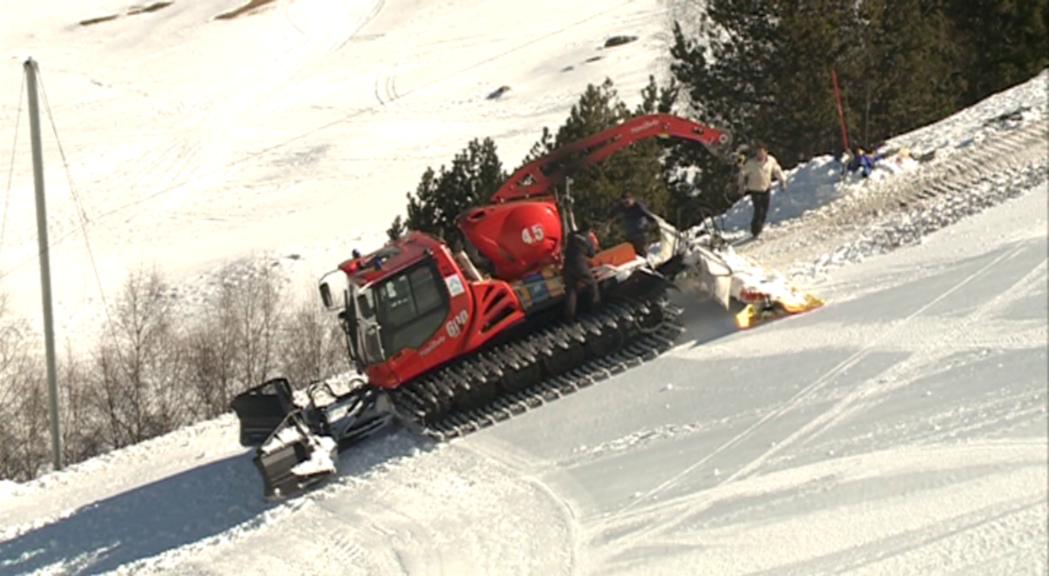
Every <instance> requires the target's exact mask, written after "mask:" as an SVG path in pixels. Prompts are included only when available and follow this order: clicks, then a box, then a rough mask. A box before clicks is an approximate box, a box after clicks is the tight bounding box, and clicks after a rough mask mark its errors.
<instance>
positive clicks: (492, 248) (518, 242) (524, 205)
mask: <svg viewBox="0 0 1049 576" xmlns="http://www.w3.org/2000/svg"><path fill="white" fill-rule="evenodd" d="M459 228H460V229H461V230H462V231H463V234H465V235H466V238H467V240H469V241H470V243H472V244H473V245H474V247H475V248H477V251H478V252H480V253H481V255H482V256H484V257H485V258H487V259H488V260H489V261H491V263H492V268H493V272H494V275H495V276H496V277H497V278H501V279H503V280H516V279H518V278H520V277H521V276H523V275H524V274H527V273H529V272H532V271H534V270H536V269H538V268H540V267H541V266H546V265H549V264H553V263H558V262H560V259H561V241H562V238H563V234H562V231H561V214H560V212H558V210H557V204H556V203H555V202H554V201H553V200H552V199H545V200H544V199H540V200H523V201H519V202H507V203H505V204H496V205H492V206H485V207H483V208H475V209H473V210H470V211H468V212H466V213H465V214H463V215H462V216H460V218H459Z"/></svg>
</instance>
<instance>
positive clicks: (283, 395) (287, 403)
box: [230, 378, 296, 446]
mask: <svg viewBox="0 0 1049 576" xmlns="http://www.w3.org/2000/svg"><path fill="white" fill-rule="evenodd" d="M230 406H231V407H232V408H233V411H234V412H236V413H237V419H238V420H239V421H240V445H241V446H259V445H260V444H262V443H263V442H265V441H266V439H267V438H269V436H270V434H272V433H273V431H274V430H276V429H277V428H278V427H279V426H280V425H281V423H282V422H283V421H284V419H285V417H286V416H287V415H288V413H289V412H292V411H294V410H295V409H296V407H295V405H294V403H293V402H292V393H291V384H289V383H288V380H287V379H286V378H274V379H272V380H267V381H266V382H263V383H262V384H259V385H258V386H255V387H254V388H251V389H249V390H248V391H246V392H242V393H240V394H237V396H236V397H235V398H233V402H231V403H230Z"/></svg>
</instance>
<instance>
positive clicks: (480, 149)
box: [391, 138, 506, 244]
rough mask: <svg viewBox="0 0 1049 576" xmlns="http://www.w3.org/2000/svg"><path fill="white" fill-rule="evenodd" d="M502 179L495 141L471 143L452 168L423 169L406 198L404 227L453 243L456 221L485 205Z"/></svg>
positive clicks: (454, 161)
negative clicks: (414, 187) (406, 207)
mask: <svg viewBox="0 0 1049 576" xmlns="http://www.w3.org/2000/svg"><path fill="white" fill-rule="evenodd" d="M505 179H506V174H505V173H504V172H503V167H502V162H501V161H500V160H499V155H498V153H497V151H496V147H495V142H493V141H492V140H491V139H490V138H486V139H484V140H483V141H478V140H477V139H474V140H471V141H470V143H469V144H467V146H466V148H465V149H464V150H463V151H461V152H459V153H458V154H456V156H455V158H454V159H453V160H452V165H451V168H448V169H446V168H445V167H444V166H441V168H440V171H439V172H434V170H433V169H432V168H427V169H426V171H425V172H424V173H423V175H422V179H421V180H420V181H419V185H418V186H417V187H416V189H415V193H414V195H413V194H411V193H409V194H408V195H407V198H408V218H407V221H406V222H405V224H406V225H407V227H408V228H409V229H411V230H419V231H421V232H426V233H429V234H433V235H434V236H437V237H438V238H441V239H442V240H444V241H445V242H449V243H453V244H454V243H455V241H456V239H458V236H459V232H458V227H457V226H456V223H455V220H456V218H458V216H459V215H460V214H461V213H463V212H464V211H465V210H467V209H468V208H472V207H474V206H480V205H482V204H484V203H485V202H487V200H488V198H489V196H491V195H492V194H493V193H495V191H496V190H498V188H499V186H500V185H501V184H502V182H503V180H505ZM395 224H396V221H395ZM392 228H393V226H392V225H391V230H392Z"/></svg>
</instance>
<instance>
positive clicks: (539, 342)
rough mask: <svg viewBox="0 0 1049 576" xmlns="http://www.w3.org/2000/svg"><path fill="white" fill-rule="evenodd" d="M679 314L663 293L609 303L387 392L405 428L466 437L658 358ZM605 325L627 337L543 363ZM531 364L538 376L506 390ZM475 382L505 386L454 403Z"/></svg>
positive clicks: (677, 330) (678, 328) (575, 348)
mask: <svg viewBox="0 0 1049 576" xmlns="http://www.w3.org/2000/svg"><path fill="white" fill-rule="evenodd" d="M681 312H682V311H681V310H680V309H678V308H675V307H672V306H669V305H668V304H667V303H666V300H665V298H663V297H660V298H656V299H644V300H636V301H627V302H617V303H610V304H609V305H607V306H605V307H604V308H602V309H601V310H599V311H597V312H595V313H593V314H590V315H587V316H583V317H581V318H580V319H579V321H578V322H576V323H573V324H569V323H563V322H562V323H558V324H556V325H554V326H552V327H550V328H547V329H545V330H542V331H540V332H537V333H535V334H531V335H529V336H528V337H526V338H524V339H521V340H518V341H515V342H511V343H508V344H504V345H501V346H499V347H497V348H494V349H492V350H489V351H485V352H482V353H481V354H479V355H477V356H475V357H473V358H469V359H467V360H464V361H462V362H459V363H456V364H455V365H452V366H449V367H446V368H443V369H441V370H438V371H437V372H435V373H433V374H429V375H426V376H424V377H422V378H419V379H418V380H416V381H414V382H411V383H409V384H406V385H404V386H402V387H401V388H398V389H397V390H395V391H393V392H391V394H390V397H391V399H392V400H393V403H394V406H395V409H396V411H397V414H398V416H399V418H400V419H401V420H402V421H403V422H404V423H405V424H406V425H407V426H408V427H410V428H412V429H415V430H416V431H418V432H420V433H422V434H424V435H426V436H429V437H430V438H434V439H436V440H448V439H451V438H455V437H458V436H464V435H466V434H470V433H472V432H476V431H477V430H481V429H483V428H486V427H488V426H491V425H493V424H495V423H497V422H501V421H504V420H508V419H510V418H512V417H514V416H517V415H520V414H523V413H524V412H527V411H528V410H531V409H534V408H538V407H540V406H542V405H543V404H546V403H548V402H552V401H554V400H557V399H559V398H561V397H563V396H565V395H568V394H572V393H573V392H576V391H578V390H581V389H583V388H586V387H588V386H591V385H593V384H595V383H597V382H600V381H602V380H605V379H607V378H609V377H611V376H612V375H614V374H618V373H620V372H623V371H625V370H627V369H628V368H631V367H634V366H637V365H639V364H641V363H642V362H645V361H647V360H652V359H653V358H656V357H657V356H659V355H660V354H661V353H663V352H665V351H667V350H669V349H670V348H671V347H672V346H673V345H674V341H675V339H676V338H677V337H678V336H679V335H680V334H681V333H682V332H683V331H684V327H683V326H682V325H681V324H680V323H679V322H678V320H677V318H678V316H679V315H680V314H681ZM656 315H658V318H659V322H658V324H652V325H651V326H650V327H649V329H647V330H645V331H644V332H641V331H639V330H637V328H636V324H635V322H636V320H637V319H638V318H641V319H643V320H649V321H652V320H653V319H655V318H656ZM609 330H617V331H619V333H620V334H621V335H624V336H625V337H626V338H628V339H627V340H626V341H625V342H623V343H622V344H621V345H620V346H619V347H618V348H616V349H615V350H613V351H610V352H608V353H607V354H604V355H602V356H598V357H596V358H593V359H590V360H587V361H585V362H583V363H581V364H580V365H578V366H575V367H571V368H569V369H567V370H565V371H563V372H561V373H558V374H549V373H548V372H547V370H546V369H545V368H544V367H543V366H544V365H546V366H548V365H549V363H550V362H551V361H555V360H562V361H563V360H567V359H565V358H557V356H558V355H569V354H572V353H576V354H579V353H581V352H580V350H581V348H580V347H581V346H584V345H585V344H586V343H587V341H588V340H589V339H591V338H597V337H599V336H601V335H605V336H608V332H607V331H609ZM528 370H531V371H533V372H532V373H533V374H535V375H536V376H538V381H536V382H533V383H531V384H530V385H526V386H521V387H520V389H519V390H516V391H505V390H503V383H504V382H505V381H506V379H507V378H509V376H510V375H512V374H514V373H518V374H520V373H522V372H525V371H528ZM477 387H488V388H487V389H488V390H501V391H502V392H501V393H500V394H498V395H496V397H495V398H493V399H492V400H490V401H488V402H486V403H484V404H483V405H482V406H481V407H470V408H465V409H460V408H459V407H457V406H455V403H456V401H457V398H456V397H457V396H458V395H461V394H470V393H472V392H473V393H476V388H477ZM449 406H450V408H449ZM441 408H444V409H446V410H447V412H445V413H442V414H440V415H439V417H436V418H434V417H433V412H434V411H435V410H437V411H440V409H441Z"/></svg>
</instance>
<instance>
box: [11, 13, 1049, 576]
mask: <svg viewBox="0 0 1049 576" xmlns="http://www.w3.org/2000/svg"><path fill="white" fill-rule="evenodd" d="M238 6H239V4H238V3H237V2H224V1H209V2H193V3H189V2H187V3H183V2H180V1H178V0H176V2H174V3H173V4H170V5H168V6H164V7H160V8H156V9H153V10H151V11H141V10H139V11H138V12H141V13H135V14H131V13H130V12H135V10H131V6H129V5H125V4H122V3H120V2H110V1H102V2H95V1H92V2H85V3H78V4H76V5H69V4H68V3H65V4H62V3H58V2H55V1H53V0H45V1H43V2H39V3H36V4H30V5H24V4H19V5H18V9H17V13H18V14H19V17H18V18H17V19H15V20H14V21H12V20H9V19H5V20H3V21H0V47H2V48H3V50H4V53H5V54H6V55H8V56H9V58H8V60H7V62H8V63H9V65H8V66H5V67H3V68H2V71H0V75H2V78H3V82H0V86H4V87H8V86H13V87H17V86H18V84H19V79H18V75H19V74H20V72H21V67H20V63H21V59H22V57H24V56H25V55H26V53H27V52H31V53H32V55H33V56H35V57H36V58H37V59H38V60H39V61H40V63H41V69H42V71H43V74H44V81H45V86H46V88H47V90H48V94H49V96H50V98H51V105H52V108H53V111H54V114H55V119H56V122H57V123H58V127H59V130H60V136H61V137H62V138H63V146H64V148H65V150H66V154H67V155H68V156H69V157H70V162H71V169H72V173H73V178H74V184H75V185H76V186H77V188H78V190H77V192H78V194H79V195H80V197H81V199H82V200H83V203H84V208H85V210H86V212H87V213H88V216H89V220H90V221H91V225H90V230H91V240H92V243H93V248H94V250H95V253H96V256H98V257H99V259H100V263H101V264H102V267H103V269H104V270H105V271H106V272H107V273H108V275H107V281H109V282H112V283H113V284H112V285H108V286H106V289H107V290H109V289H112V290H115V289H116V285H117V284H118V280H119V279H121V278H122V274H123V271H124V270H126V269H128V268H131V267H134V266H137V265H140V264H143V263H145V264H149V263H160V264H158V265H162V266H164V268H165V270H167V271H170V272H171V273H172V274H173V275H174V276H175V277H176V278H178V279H182V280H184V281H186V282H187V283H190V284H192V283H193V282H197V281H199V280H198V279H199V278H203V277H205V276H206V275H207V274H208V272H209V271H210V270H212V268H213V266H214V265H215V264H216V263H217V262H223V261H226V260H231V259H234V258H239V257H242V256H246V255H255V256H257V257H268V258H275V259H277V261H279V262H281V264H282V266H283V267H284V269H285V270H287V271H289V272H290V273H293V274H296V275H298V277H299V278H301V279H302V281H303V282H304V283H308V282H312V281H313V279H315V278H316V276H317V275H319V274H320V273H322V272H324V271H326V270H327V269H329V268H330V267H331V266H332V265H333V264H334V263H336V262H337V261H338V260H339V259H340V258H342V257H343V256H345V254H346V253H348V251H349V249H350V248H351V247H353V246H357V245H363V244H366V243H367V242H369V241H374V240H372V239H373V238H374V237H376V236H379V235H381V234H382V230H383V229H384V228H385V227H386V225H387V224H388V221H389V218H390V216H392V215H393V214H394V213H395V212H396V211H397V210H398V209H399V208H400V206H401V203H402V202H403V192H404V191H406V190H408V189H409V188H411V187H412V186H413V185H414V183H415V180H416V179H417V177H418V175H419V173H420V172H421V171H422V169H423V168H424V167H425V166H426V165H427V164H437V163H440V162H442V161H446V160H447V159H448V158H449V157H450V155H451V154H452V153H454V152H455V151H456V150H457V149H458V148H460V147H461V146H462V145H463V143H464V142H465V141H466V140H468V139H469V138H471V137H474V136H478V135H490V136H492V137H493V138H495V139H496V141H497V142H498V144H499V146H500V152H501V154H502V155H503V156H504V157H505V158H511V159H513V158H518V157H520V156H521V155H522V154H523V153H524V151H525V149H526V148H527V146H528V145H530V144H531V142H532V141H533V140H534V138H535V136H536V134H537V132H538V129H539V127H540V126H542V125H544V124H545V125H552V124H554V123H556V122H558V121H560V120H561V119H562V117H563V116H564V114H565V112H566V109H567V107H568V106H569V105H570V104H571V102H572V101H573V100H574V99H575V98H576V97H577V95H578V93H579V91H580V90H581V89H582V87H583V86H585V84H586V83H587V82H594V81H599V80H601V79H603V78H604V76H606V75H607V76H610V77H612V78H613V80H615V81H616V83H617V85H618V87H619V89H620V92H621V94H623V95H624V96H625V97H627V99H630V98H633V97H635V94H636V92H637V88H639V87H640V85H641V84H643V83H644V81H645V79H646V77H647V74H648V73H650V72H656V73H658V72H659V70H662V69H663V67H664V65H665V63H664V62H663V61H662V60H661V58H663V55H662V52H661V50H662V49H663V47H664V46H665V42H666V37H665V30H666V22H667V19H668V18H670V17H672V16H674V15H680V14H682V13H684V12H687V11H688V10H690V9H691V3H688V2H681V3H675V2H670V3H667V2H657V1H655V0H653V1H651V2H649V1H636V2H629V1H628V2H622V3H614V4H609V3H603V2H577V3H565V2H561V3H556V4H555V3H551V2H547V3H544V2H539V3H493V2H479V1H471V0H450V1H447V2H443V3H432V2H413V1H412V0H403V1H398V0H386V1H379V2H343V3H329V2H320V1H308V0H302V1H298V2H293V1H287V2H285V1H282V0H275V1H274V2H272V3H269V4H265V5H263V6H262V7H261V8H260V9H258V10H256V11H254V12H250V13H245V14H242V15H240V16H238V17H235V18H229V19H215V17H216V16H218V15H220V14H224V13H228V12H231V11H234V10H235V9H236V8H237V7H238ZM537 13H540V14H552V13H556V14H558V17H557V18H535V17H533V16H534V14H537ZM107 16H116V17H115V18H113V19H109V20H105V21H102V22H98V23H95V24H91V25H87V26H82V25H80V24H78V23H79V22H81V21H84V20H88V19H93V18H102V17H107ZM506 22H512V23H513V24H514V25H512V26H506V25H505V23H506ZM494 30H499V31H500V32H499V33H495V32H493V31H494ZM620 33H624V34H635V35H638V36H639V39H638V40H637V41H636V42H633V43H630V44H626V45H624V46H619V47H616V48H614V49H600V48H599V47H600V46H601V45H602V43H603V41H604V39H605V38H607V37H608V36H611V35H614V34H620ZM594 56H601V59H599V60H596V61H592V62H587V60H589V59H591V58H593V57H594ZM569 67H571V69H568V68H569ZM1047 83H1049V73H1043V74H1041V75H1040V76H1039V77H1037V78H1035V79H1032V80H1031V81H1030V82H1028V83H1026V84H1023V85H1020V86H1018V87H1016V88H1014V89H1012V90H1009V91H1006V92H1004V93H1002V94H999V95H996V96H994V97H992V98H990V99H988V100H987V101H985V102H983V103H981V104H978V105H977V106H975V107H973V108H972V109H970V110H967V111H963V112H962V113H960V114H958V115H955V116H953V117H951V118H948V119H945V120H944V121H943V122H941V123H938V124H935V125H932V126H929V127H926V128H924V129H922V130H918V131H916V132H913V133H911V134H907V135H901V136H900V137H899V138H897V139H895V140H893V141H892V142H890V145H891V146H893V147H903V146H906V147H908V148H910V149H911V150H912V151H913V156H914V157H918V156H921V157H923V160H922V161H921V162H918V161H915V162H914V163H907V162H905V163H903V164H901V165H899V166H894V165H891V164H884V165H883V168H882V172H881V173H880V174H879V175H878V176H877V177H875V178H872V179H869V180H861V179H858V178H854V177H853V178H849V179H847V180H846V181H844V182H841V181H839V180H840V177H839V175H838V174H837V171H836V168H835V167H834V166H833V163H832V162H831V161H830V159H828V158H817V159H814V160H813V161H811V162H809V163H807V164H803V165H801V166H799V167H798V168H796V169H795V170H794V171H792V173H791V174H790V178H791V180H790V191H789V192H788V193H787V194H777V195H776V196H775V197H774V198H773V211H772V213H771V214H772V226H770V228H769V229H768V231H767V232H766V233H765V234H764V235H763V237H762V240H761V241H760V242H756V243H749V244H742V243H741V245H740V247H739V250H740V251H741V252H743V253H745V254H747V255H749V256H752V257H754V258H756V259H758V260H759V261H761V262H767V263H769V264H772V265H774V266H776V267H778V268H780V269H783V270H787V271H790V272H791V273H792V274H793V275H794V276H795V277H796V278H798V279H799V280H800V281H802V282H804V283H806V284H808V285H810V286H812V287H813V288H814V290H816V291H817V293H818V294H819V295H820V296H821V297H822V298H824V299H825V300H826V301H827V303H828V304H827V306H825V307H824V308H822V309H820V310H817V311H815V312H811V313H808V314H805V315H802V316H798V317H794V318H790V319H787V320H782V321H779V322H776V323H772V324H769V325H767V326H762V327H759V328H757V329H754V330H751V331H747V332H738V331H736V330H735V329H734V327H733V326H732V324H731V320H730V319H729V318H727V317H725V316H724V315H723V314H722V313H721V312H720V309H719V308H717V307H716V306H715V305H712V304H711V303H709V302H704V301H700V300H699V299H698V298H697V297H696V296H695V295H693V294H690V293H684V294H681V295H680V296H678V299H679V303H680V304H681V305H683V306H684V307H685V308H686V312H685V315H684V319H685V321H686V325H687V328H688V330H687V331H686V333H685V334H684V335H683V336H682V337H681V338H680V340H679V345H678V346H677V347H676V348H674V349H673V350H672V351H671V352H669V353H668V354H666V355H664V356H661V357H660V358H658V359H656V360H654V361H652V362H649V363H647V364H645V365H643V366H641V367H638V368H635V369H633V370H631V371H628V372H627V373H625V374H622V375H620V376H617V377H615V378H612V379H610V380H608V381H606V382H603V383H601V384H599V385H598V386H595V387H592V388H589V389H586V390H583V391H581V392H579V393H577V394H574V395H572V396H569V397H567V398H564V399H561V400H559V401H557V402H554V403H551V404H550V405H548V406H544V407H542V408H541V409H539V410H534V411H531V412H529V413H527V414H525V415H523V416H521V417H518V418H515V419H513V420H511V421H509V422H507V423H504V424H501V425H498V426H495V427H492V428H489V429H486V430H484V431H482V432H479V433H476V434H473V435H471V436H468V437H466V438H463V439H461V440H457V441H453V442H449V443H443V444H434V443H432V442H430V441H427V440H424V439H421V438H419V437H416V436H414V435H412V434H409V433H407V432H405V431H395V432H393V433H390V434H387V435H384V436H380V437H378V438H375V439H373V440H369V441H367V442H365V443H363V444H361V445H360V446H358V447H356V448H355V449H353V450H350V451H348V452H346V453H344V454H343V456H342V458H341V461H340V462H339V467H340V473H339V476H338V477H336V478H335V479H333V480H332V481H330V482H328V483H326V484H324V485H323V486H321V487H320V488H318V489H316V490H314V491H311V492H309V493H307V494H305V495H303V496H300V497H298V498H294V499H291V500H288V501H284V502H279V503H273V502H267V501H265V500H264V499H263V498H262V483H261V480H260V479H259V477H258V473H257V471H256V470H255V469H254V467H253V465H252V462H251V453H250V452H249V451H248V450H245V449H243V448H241V447H240V446H239V445H238V443H237V423H236V420H235V418H233V417H232V416H231V415H226V416H223V417H221V418H218V419H215V420H212V421H208V422H204V423H201V424H198V425H196V426H193V427H190V428H186V429H183V430H179V431H177V432H175V433H172V434H168V435H166V436H162V437H159V438H155V439H153V440H150V441H147V442H144V443H142V444H139V445H135V446H131V447H128V448H125V449H122V450H118V451H116V452H113V453H110V454H107V455H104V456H102V457H99V458H95V459H92V460H89V461H86V462H83V463H80V464H78V465H75V466H72V467H70V468H69V469H67V470H65V471H62V472H59V473H53V474H49V475H46V476H44V477H42V478H39V479H37V480H35V481H32V482H28V483H25V484H15V483H10V482H7V483H0V575H6V574H26V573H41V574H59V573H62V574H64V573H98V572H107V571H114V572H116V573H147V574H152V573H172V574H234V573H236V574H248V573H250V574H255V573H258V574H288V573H302V574H307V573H308V574H383V575H386V574H413V575H414V574H450V575H451V574H455V575H458V574H693V573H703V574H706V573H709V574H824V573H848V574H944V573H956V572H958V573H968V574H1045V573H1046V572H1047V571H1049V559H1047V553H1046V549H1047V544H1049V536H1047V529H1046V523H1045V519H1046V517H1047V515H1049V509H1047V499H1049V489H1047V485H1049V472H1047V468H1049V457H1047V450H1049V428H1047V427H1049V415H1047V401H1049V398H1047V388H1049V371H1047V370H1049V369H1047V365H1049V356H1047V354H1049V352H1047V350H1049V304H1047V301H1049V291H1047V286H1049V276H1047V273H1049V270H1047V259H1049V253H1047V250H1049V246H1047V228H1049V221H1047V218H1049V216H1047V214H1049V180H1047V178H1049V166H1047V161H1049V160H1047V156H1049V150H1047V148H1046V146H1047V144H1046V142H1047V140H1049V139H1047V131H1049V130H1047V120H1049V110H1047V109H1049V106H1047V88H1049V84H1047ZM501 85H508V86H510V87H511V89H510V90H509V91H508V92H507V93H506V94H505V95H504V96H503V97H502V98H501V99H498V100H487V99H486V98H485V96H487V94H488V93H489V92H491V90H493V89H495V88H497V87H499V86H501ZM12 91H13V89H12ZM70 99H72V100H73V101H70ZM9 101H10V102H14V101H15V94H12V95H11V98H10V99H9ZM0 105H2V106H3V107H2V108H0V141H2V140H3V138H7V141H8V142H10V141H11V140H12V139H13V131H14V125H15V122H14V120H15V112H16V108H14V107H12V106H10V105H9V104H8V102H4V101H0ZM23 113H24V111H23ZM21 129H22V130H23V131H24V129H25V125H24V122H23V124H22V128H21ZM22 136H24V132H23V133H22ZM46 153H47V154H49V157H57V149H55V148H54V147H53V146H52V147H51V148H49V149H48V151H47V152H46ZM49 166H50V171H49V174H48V179H49V183H50V188H51V190H52V191H53V192H52V200H51V206H52V207H53V208H52V214H53V215H54V222H55V224H54V228H53V232H52V235H53V238H55V239H62V238H64V240H62V241H61V243H60V244H59V245H58V248H56V260H55V262H56V263H55V266H56V268H60V269H61V270H63V276H62V278H63V279H64V283H63V284H62V285H61V287H60V288H59V289H58V291H59V293H58V297H59V305H60V306H62V305H65V306H78V305H80V306H84V312H83V313H82V314H79V315H77V314H72V315H68V316H65V317H66V318H67V323H66V325H65V329H66V330H71V329H72V328H74V327H76V326H78V325H80V324H83V323H86V322H88V321H94V320H95V318H94V316H93V315H94V314H97V295H92V292H91V290H90V289H85V286H93V285H94V279H93V273H92V272H91V270H90V266H89V265H88V264H87V263H86V262H85V259H84V258H85V255H84V250H85V248H84V245H83V241H82V240H81V239H80V238H79V237H78V236H77V220H76V210H77V208H76V205H75V203H74V202H73V199H72V196H71V194H70V192H69V190H68V187H65V184H64V182H65V176H64V171H63V170H62V169H61V164H60V162H59V161H54V162H51V163H50V164H49ZM14 181H15V183H16V185H15V186H14V191H13V193H12V196H11V200H10V208H9V209H8V210H7V211H6V212H5V213H6V214H8V215H9V216H10V217H9V218H8V223H7V229H6V239H5V241H4V244H2V245H0V263H2V264H3V267H4V269H5V270H7V269H12V270H13V273H12V274H11V275H9V276H8V277H5V278H3V279H2V280H0V282H2V286H3V289H4V290H5V291H6V292H8V293H9V294H11V295H12V296H13V297H14V299H15V303H16V304H17V306H18V309H19V310H24V311H25V313H26V314H27V315H29V314H32V313H33V311H35V308H36V307H37V306H38V300H37V296H36V294H37V293H36V287H35V282H36V271H35V268H34V267H35V258H34V257H33V254H34V251H35V244H34V242H35V239H34V236H33V230H32V222H33V220H32V212H31V210H32V200H31V195H30V194H29V192H30V191H31V186H32V182H31V179H30V178H29V175H28V152H27V151H25V152H21V153H20V156H19V163H18V164H17V165H16V169H15V180H14ZM749 214H750V211H749V206H746V201H744V202H743V204H742V205H741V206H738V207H736V208H735V209H734V210H733V211H730V213H729V214H728V215H727V216H726V217H725V219H724V224H725V225H726V227H727V228H728V230H729V234H730V236H731V237H733V238H739V239H741V236H742V234H741V233H740V232H739V230H740V229H742V228H745V223H746V220H747V218H749ZM292 253H294V254H298V255H300V256H302V258H301V259H299V260H292V259H288V258H285V257H286V256H288V255H290V254H292Z"/></svg>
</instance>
